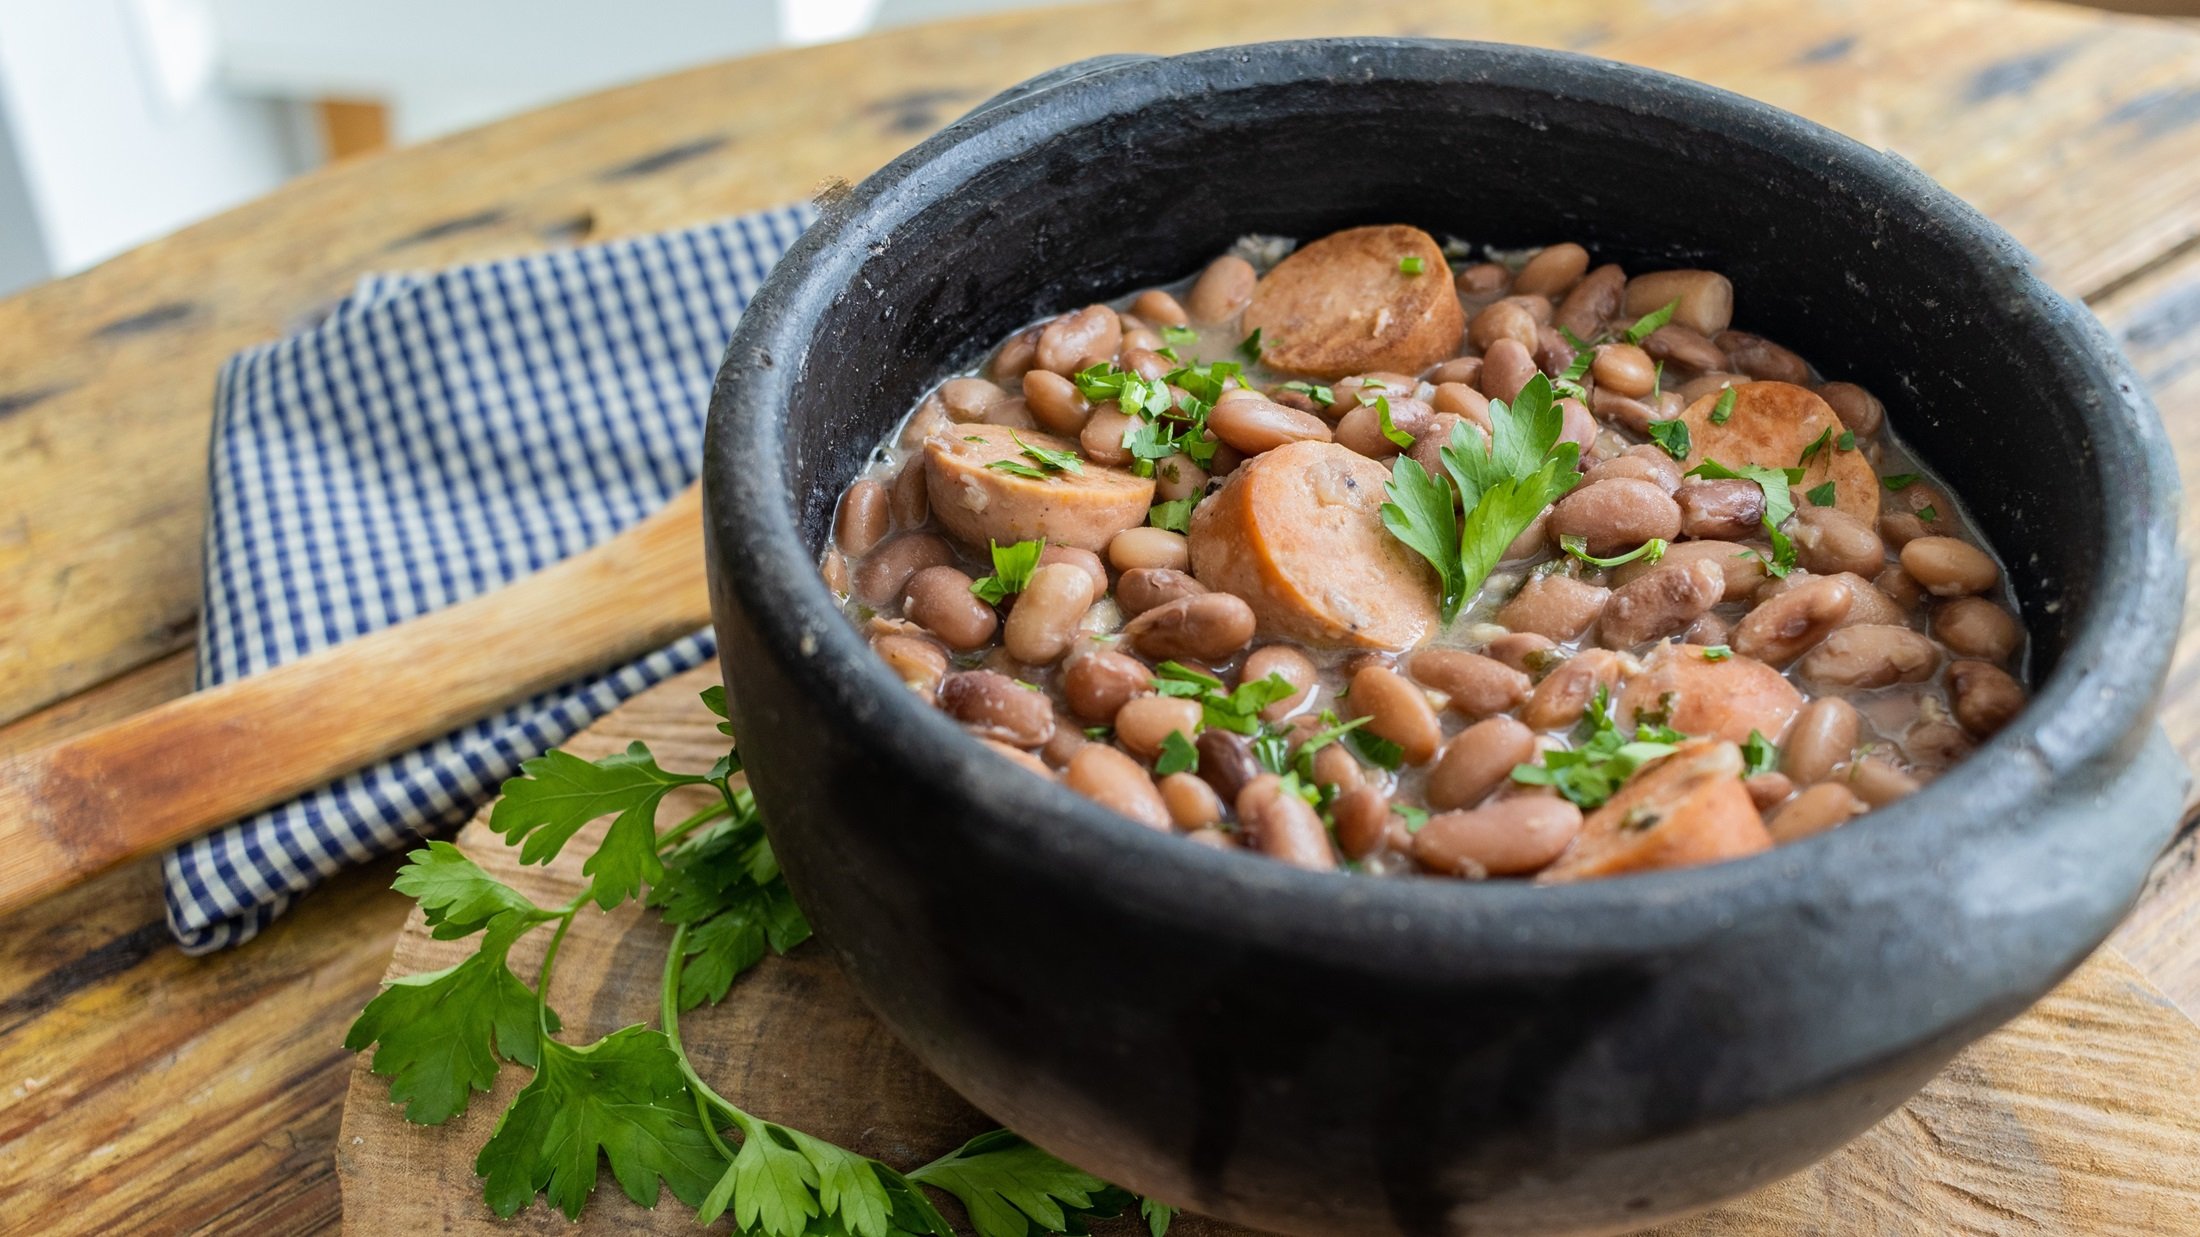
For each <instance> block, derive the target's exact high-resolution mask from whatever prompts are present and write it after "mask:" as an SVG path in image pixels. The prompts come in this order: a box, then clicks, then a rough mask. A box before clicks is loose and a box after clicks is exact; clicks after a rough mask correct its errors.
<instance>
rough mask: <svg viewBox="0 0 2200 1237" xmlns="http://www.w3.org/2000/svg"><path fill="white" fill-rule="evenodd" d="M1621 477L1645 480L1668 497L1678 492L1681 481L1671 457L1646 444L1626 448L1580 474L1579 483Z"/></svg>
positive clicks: (1591, 482) (1657, 447)
mask: <svg viewBox="0 0 2200 1237" xmlns="http://www.w3.org/2000/svg"><path fill="white" fill-rule="evenodd" d="M1621 477H1625V478H1629V479H1631V480H1635V481H1647V482H1649V483H1650V484H1652V485H1654V486H1657V487H1658V488H1659V489H1661V490H1664V491H1665V492H1666V493H1668V494H1671V493H1674V492H1675V491H1677V490H1679V489H1680V488H1681V481H1682V478H1681V466H1680V465H1679V464H1678V463H1675V462H1674V460H1673V457H1672V456H1670V455H1667V454H1666V453H1665V448H1663V447H1659V446H1652V445H1650V444H1647V443H1645V444H1643V445H1641V446H1634V447H1629V448H1627V450H1625V451H1623V452H1621V453H1620V454H1618V455H1615V456H1613V457H1612V458H1611V459H1608V460H1606V461H1604V462H1603V463H1601V464H1598V465H1597V466H1596V467H1594V468H1592V469H1590V470H1589V471H1588V472H1586V473H1584V474H1582V478H1581V483H1582V484H1583V485H1595V484H1596V483H1597V482H1599V481H1610V480H1613V479H1615V478H1621Z"/></svg>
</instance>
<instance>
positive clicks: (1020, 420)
mask: <svg viewBox="0 0 2200 1237" xmlns="http://www.w3.org/2000/svg"><path fill="white" fill-rule="evenodd" d="M978 422H979V424H982V425H998V426H1001V427H1002V428H1004V429H1012V430H1029V429H1037V428H1039V420H1038V418H1037V417H1034V416H1032V415H1031V405H1029V404H1027V403H1025V402H1024V397H1023V396H1021V395H1011V396H1009V397H1008V398H1007V399H1004V400H1002V401H1000V402H999V403H996V404H989V405H987V406H986V410H985V415H984V416H983V417H980V418H979V419H978Z"/></svg>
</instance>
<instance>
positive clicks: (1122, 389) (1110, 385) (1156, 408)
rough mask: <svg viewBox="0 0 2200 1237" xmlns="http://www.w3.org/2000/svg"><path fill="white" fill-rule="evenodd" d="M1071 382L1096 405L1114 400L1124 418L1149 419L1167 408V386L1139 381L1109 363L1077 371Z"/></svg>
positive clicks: (1133, 375) (1101, 363) (1131, 374)
mask: <svg viewBox="0 0 2200 1237" xmlns="http://www.w3.org/2000/svg"><path fill="white" fill-rule="evenodd" d="M1070 381H1071V382H1073V383H1075V384H1076V385H1077V390H1078V393H1079V394H1081V395H1083V396H1084V397H1085V398H1086V399H1089V400H1091V401H1092V402H1093V403H1096V404H1099V403H1105V402H1107V401H1108V400H1114V401H1115V403H1116V406H1117V407H1120V408H1121V409H1122V410H1123V412H1124V414H1125V415H1127V416H1133V417H1136V416H1152V415H1154V414H1155V413H1158V412H1161V411H1163V410H1164V409H1166V408H1168V406H1169V387H1168V384H1167V383H1165V382H1155V381H1154V380H1152V379H1150V378H1141V377H1139V376H1138V375H1137V374H1136V373H1133V372H1132V371H1130V370H1127V369H1117V368H1116V367H1115V366H1114V364H1113V363H1111V362H1108V361H1102V362H1100V363H1099V364H1098V365H1095V366H1093V367H1092V368H1090V369H1081V370H1079V371H1077V373H1076V374H1075V375H1074V376H1072V377H1071V378H1070Z"/></svg>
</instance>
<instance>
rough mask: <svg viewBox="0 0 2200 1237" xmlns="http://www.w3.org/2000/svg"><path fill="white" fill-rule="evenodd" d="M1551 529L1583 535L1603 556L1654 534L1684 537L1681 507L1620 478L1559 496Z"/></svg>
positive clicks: (1564, 534)
mask: <svg viewBox="0 0 2200 1237" xmlns="http://www.w3.org/2000/svg"><path fill="white" fill-rule="evenodd" d="M1551 531H1552V533H1553V534H1555V535H1557V536H1561V537H1579V538H1581V539H1582V540H1583V541H1585V542H1587V543H1588V549H1589V553H1591V554H1594V555H1598V556H1599V557H1602V556H1606V555H1612V554H1623V553H1625V552H1627V551H1629V550H1632V549H1634V548H1635V547H1636V546H1639V545H1641V544H1642V543H1644V542H1646V541H1649V540H1650V539H1652V538H1653V537H1657V538H1663V539H1665V540H1667V541H1670V540H1672V539H1673V538H1675V537H1677V536H1679V535H1680V531H1681V509H1680V506H1679V504H1677V503H1675V502H1674V501H1673V498H1672V496H1671V495H1668V494H1667V493H1666V492H1665V491H1664V490H1661V489H1659V488H1658V487H1657V486H1656V485H1654V484H1652V483H1650V482H1648V481H1634V480H1629V479H1627V478H1624V477H1618V478H1614V479H1612V480H1610V481H1599V482H1597V483H1596V484H1594V485H1584V486H1581V487H1579V488H1577V489H1575V490H1574V491H1573V492H1572V493H1570V494H1568V495H1566V497H1564V498H1561V499H1559V500H1558V505H1557V506H1556V507H1555V508H1553V509H1552V511H1551ZM1499 621H1500V622H1503V620H1502V619H1500V620H1499Z"/></svg>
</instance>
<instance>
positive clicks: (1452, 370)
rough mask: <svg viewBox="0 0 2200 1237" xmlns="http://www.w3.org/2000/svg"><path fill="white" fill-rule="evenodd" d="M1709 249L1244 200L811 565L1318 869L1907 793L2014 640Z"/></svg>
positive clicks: (930, 445)
mask: <svg viewBox="0 0 2200 1237" xmlns="http://www.w3.org/2000/svg"><path fill="white" fill-rule="evenodd" d="M1735 308H1736V293H1735V289H1734V288H1733V286H1732V285H1731V284H1730V283H1729V281H1728V280H1727V279H1726V277H1725V276H1723V275H1721V274H1719V273H1717V272H1715V271H1709V270H1662V271H1646V272H1640V273H1635V274H1632V275H1630V274H1629V273H1628V272H1627V271H1625V270H1623V269H1621V268H1620V267H1619V266H1618V265H1615V264H1612V263H1601V264H1600V263H1597V262H1595V261H1594V260H1593V258H1592V255H1591V254H1590V252H1589V251H1588V250H1587V249H1585V248H1583V247H1582V246H1580V245H1577V244H1572V243H1561V244H1555V245H1551V246H1548V247H1546V248H1543V249H1538V250H1533V251H1527V252H1517V253H1499V252H1489V251H1481V252H1477V251H1475V250H1472V249H1470V248H1469V247H1468V246H1466V245H1465V244H1463V243H1460V242H1450V243H1446V244H1439V243H1438V241H1437V240H1436V239H1435V238H1433V237H1431V236H1430V235H1429V234H1427V233H1425V232H1423V231H1421V230H1419V229H1416V228H1411V227H1404V226H1376V227H1361V228H1352V229H1348V230H1346V231H1342V232H1338V233H1335V234H1332V235H1330V236H1326V237H1322V238H1320V239H1318V240H1314V241H1311V242H1310V243H1307V244H1304V245H1300V246H1296V247H1294V246H1293V245H1292V244H1290V243H1289V242H1287V241H1281V240H1277V239H1274V238H1263V237H1248V238H1246V239H1245V240H1243V241H1241V242H1240V243H1239V244H1238V245H1237V246H1236V247H1235V248H1234V249H1233V250H1232V252H1230V253H1228V254H1225V255H1223V256H1222V257H1219V258H1217V259H1215V260H1214V261H1213V262H1212V263H1211V264H1210V265H1208V266H1207V268H1206V269H1205V270H1203V271H1200V272H1199V273H1197V274H1196V275H1195V276H1194V277H1192V278H1190V279H1187V280H1184V281H1182V282H1181V283H1178V284H1175V285H1171V286H1167V287H1157V288H1147V289H1144V290H1141V291H1139V292H1137V293H1135V294H1134V295H1131V296H1127V297H1124V298H1122V299H1120V300H1119V301H1117V302H1114V303H1110V304H1096V305H1087V306H1084V307H1082V308H1078V309H1074V310H1071V311H1069V312H1066V313H1062V314H1060V315H1058V316H1055V317H1052V318H1048V319H1046V320H1044V321H1040V322H1036V323H1032V324H1030V325H1029V326H1027V327H1025V328H1023V329H1021V330H1019V331H1017V332H1015V333H1014V334H1012V335H1010V336H1009V337H1008V338H1007V339H1006V340H1004V341H1002V342H1001V343H1000V344H999V345H998V346H997V347H996V348H995V349H994V350H993V351H992V352H991V354H990V355H989V356H988V357H987V359H986V360H985V362H984V364H983V365H982V366H981V367H980V368H979V369H978V370H977V371H976V372H972V373H967V374H963V375H961V376H958V377H954V378H950V379H948V380H947V381H946V382H944V383H942V384H941V385H940V386H939V387H938V388H937V389H936V390H934V391H932V392H930V393H929V394H927V395H926V396H925V397H924V399H923V400H922V401H921V402H920V403H919V404H918V405H917V407H916V408H915V409H914V410H912V411H911V412H910V413H909V415H908V417H907V418H906V419H905V420H904V421H903V422H902V424H901V426H900V428H899V429H898V431H897V432H896V433H895V434H893V435H892V436H891V437H890V438H889V440H888V441H887V442H886V443H885V444H883V445H882V446H881V447H879V449H878V450H877V451H876V452H875V454H874V457H873V459H872V460H871V462H870V463H869V465H868V466H867V467H866V469H865V470H864V472H863V474H862V476H861V477H860V478H859V479H858V480H857V481H856V482H855V483H854V484H853V485H851V486H850V487H849V489H848V491H847V493H846V494H845V495H844V496H843V497H842V499H841V502H840V507H839V511H838V516H837V522H836V524H835V530H834V544H833V545H832V546H831V547H829V548H828V550H827V551H826V554H825V557H824V562H823V572H824V575H825V579H826V581H827V582H828V584H829V585H830V586H831V587H832V588H833V589H834V590H835V592H836V593H837V594H838V595H840V596H841V597H842V598H844V604H845V608H846V610H847V612H848V614H849V615H850V617H851V618H852V619H853V620H854V621H855V622H856V623H857V624H858V625H859V627H860V628H861V629H862V630H863V631H864V632H865V633H866V635H867V637H868V638H869V640H870V643H871V646H872V648H873V649H874V650H875V651H876V652H877V653H878V655H879V657H880V658H881V659H882V660H884V661H885V663H886V664H887V665H888V666H889V667H890V668H892V670H893V671H894V672H895V674H897V675H898V676H900V678H901V679H902V680H903V681H904V682H905V683H907V684H908V686H909V688H910V690H912V691H914V692H916V693H918V694H919V695H920V696H922V697H924V698H925V699H926V700H927V701H930V702H933V703H934V704H936V705H937V707H938V708H940V709H941V710H942V711H944V712H945V713H947V714H948V715H949V716H950V717H952V718H954V719H955V720H956V721H958V722H960V723H961V724H962V725H963V727H964V728H966V729H967V730H968V731H969V732H970V733H971V734H973V735H975V736H976V737H977V738H978V739H979V740H980V741H981V742H983V743H985V744H986V745H988V746H989V747H992V748H993V749H994V750H996V751H997V752H999V753H1000V754H1001V755H1002V756H1003V757H1004V758H1006V759H1008V760H1010V761H1013V762H1015V763H1017V764H1020V765H1022V766H1024V767H1025V768H1027V769H1029V770H1030V771H1032V772H1033V773H1036V774H1038V775H1040V776H1043V777H1049V778H1058V779H1059V780H1060V781H1061V782H1062V783H1063V784H1064V785H1066V786H1068V787H1069V788H1071V789H1072V790H1075V791H1077V792H1079V793H1081V794H1083V795H1085V796H1087V797H1089V798H1091V799H1093V800H1094V801H1096V802H1098V803H1100V804H1103V805H1105V806H1107V807H1109V808H1112V809H1114V810H1115V811H1117V812H1120V813H1121V814H1123V815H1125V816H1128V817H1130V818H1131V819H1132V820H1135V821H1137V822H1139V823H1141V824H1144V825H1147V826H1149V827H1151V828H1153V829H1156V830H1168V831H1174V832H1176V833H1179V834H1181V835H1182V836H1183V837H1184V838H1185V839H1186V840H1187V841H1189V842H1191V843H1194V844H1198V845H1204V846H1215V847H1225V848H1239V847H1242V848H1246V849H1250V850H1253V851H1257V852H1260V853H1262V854H1265V855H1268V856H1270V857H1271V858H1274V859H1278V860H1281V861H1282V862H1285V863H1289V864H1293V865H1296V866H1299V867H1304V868H1311V869H1321V870H1329V869H1339V868H1345V869H1352V870H1358V871H1364V872H1371V873H1383V874H1394V873H1395V874H1402V873H1415V872H1419V873H1428V874H1435V875H1440V876H1452V877H1467V878H1477V879H1479V878H1497V877H1532V878H1534V879H1536V880H1539V881H1545V882H1557V881H1573V880H1583V879H1589V878H1594V877H1602V876H1612V875H1619V874H1623V873H1629V872H1636V871H1644V870H1650V869H1656V868H1669V867H1680V866H1687V865H1692V864H1701V863H1709V862H1716V861H1719V860H1724V859H1729V858H1734V857H1738V856H1742V855H1747V854H1751V853H1754V852H1757V851H1762V850H1765V849H1767V848H1769V847H1772V846H1774V845H1777V844H1780V843H1785V842H1791V841H1794V840H1796V839H1799V838H1803V837H1807V836H1810V835H1812V834H1815V833H1819V832H1822V831H1824V830H1828V829H1834V828H1839V827H1842V826H1843V825H1844V824H1846V823H1847V822H1849V821H1851V820H1853V819H1854V818H1856V817H1857V816H1860V815H1862V814H1864V813H1866V812H1868V811H1870V810H1871V809H1873V808H1876V807H1881V806H1884V805H1886V804H1888V803H1891V802H1893V801H1894V800H1896V799H1899V798H1901V797H1903V796H1905V795H1907V794H1910V793H1911V792H1913V791H1915V790H1916V789H1918V787H1919V786H1921V785H1922V784H1924V783H1925V782H1927V781H1929V780H1931V779H1932V778H1933V777H1935V776H1937V775H1938V774H1939V773H1941V772H1942V771H1943V770H1945V769H1947V768H1948V767H1949V766H1950V765H1952V764H1953V763H1954V762H1956V761H1958V760H1960V759H1962V758H1963V756H1964V755H1965V754H1966V753H1968V752H1969V751H1970V750H1971V749H1972V747H1973V746H1974V745H1976V744H1977V743H1978V742H1980V741H1982V740H1983V739H1985V738H1987V737H1988V736H1990V735H1992V734H1993V733H1994V732H1995V731H1996V730H1998V729H1999V728H2000V727H2002V726H2003V725H2004V724H2006V723H2007V722H2008V721H2009V720H2010V718H2011V717H2013V716H2014V715H2015V714H2016V713H2017V711H2018V710H2019V709H2021V708H2022V707H2023V705H2024V703H2025V698H2026V687H2025V685H2024V682H2023V680H2022V677H2021V676H2022V674H2023V666H2024V653H2025V632H2024V628H2023V626H2022V625H2021V624H2020V623H2019V622H2018V620H2017V617H2016V613H2015V606H2014V603H2013V601H2012V599H2011V597H2010V596H2009V594H2008V590H2007V586H2006V583H2005V579H2004V573H2003V572H2002V570H2001V567H2000V565H1999V564H1998V563H1997V561H1996V560H1995V558H1994V556H1993V554H1992V553H1991V552H1990V551H1989V550H1988V549H1987V548H1986V547H1985V546H1984V544H1983V542H1982V540H1981V538H1980V537H1979V536H1978V535H1977V533H1976V531H1975V529H1974V528H1973V526H1972V525H1971V523H1970V522H1969V520H1968V519H1967V518H1966V516H1965V513H1964V511H1963V508H1962V506H1961V505H1960V503H1958V501H1957V500H1956V498H1955V496H1954V495H1953V494H1952V493H1951V492H1950V491H1949V490H1948V489H1947V488H1946V487H1945V486H1944V485H1942V484H1941V483H1940V482H1939V481H1938V479H1937V478H1935V477H1934V476H1933V475H1932V474H1931V473H1930V472H1929V471H1928V470H1927V469H1925V468H1924V467H1923V466H1922V465H1921V464H1920V463H1918V462H1917V461H1916V460H1915V459H1913V458H1912V457H1911V456H1910V455H1909V454H1908V453H1906V452H1905V450H1904V449H1903V447H1902V445H1901V443H1900V441H1899V440H1898V439H1897V438H1896V437H1895V435H1894V433H1893V432H1892V426H1891V424H1890V421H1891V417H1890V413H1889V410H1888V409H1887V408H1886V406H1885V405H1884V404H1882V402H1881V401H1880V400H1879V399H1878V398H1876V397H1875V396H1874V395H1873V394H1872V393H1871V392H1869V391H1866V390H1865V389H1863V388H1861V387H1859V386H1856V385H1854V384H1851V383H1848V382H1843V381H1838V380H1832V381H1829V380H1827V378H1826V377H1825V375H1823V374H1822V373H1821V372H1820V371H1819V370H1817V369H1816V368H1814V367H1813V366H1812V365H1811V363H1810V362H1809V361H1808V360H1806V359H1805V358H1804V357H1802V356H1800V355H1798V354H1797V353H1796V352H1794V351H1791V350H1790V349H1788V348H1786V347H1783V346H1781V345H1780V344H1778V343H1776V342H1774V341H1772V340H1770V339H1766V338H1764V337H1762V336H1760V335H1755V334H1751V333H1749V332H1747V331H1741V330H1736V329H1734V326H1733V322H1734V317H1735Z"/></svg>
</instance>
